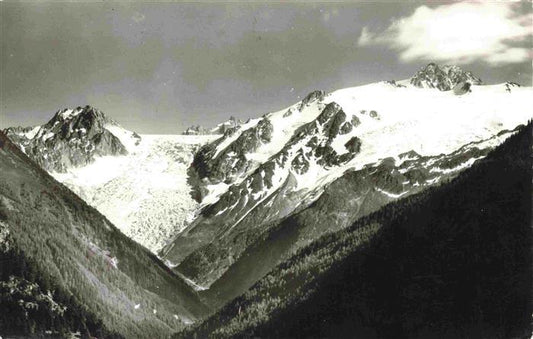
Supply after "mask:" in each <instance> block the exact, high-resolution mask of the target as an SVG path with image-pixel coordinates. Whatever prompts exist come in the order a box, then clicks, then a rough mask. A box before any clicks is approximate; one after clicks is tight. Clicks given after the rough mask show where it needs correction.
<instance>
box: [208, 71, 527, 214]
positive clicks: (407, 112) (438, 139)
mask: <svg viewBox="0 0 533 339" xmlns="http://www.w3.org/2000/svg"><path fill="white" fill-rule="evenodd" d="M397 83H398V84H400V85H402V86H394V85H391V84H389V83H387V82H378V83H373V84H369V85H364V86H358V87H351V88H345V89H340V90H337V91H334V92H331V93H329V94H326V96H325V97H324V99H323V100H322V101H318V100H315V101H311V102H309V103H308V104H306V105H304V106H303V107H302V109H301V110H299V109H298V108H299V107H300V103H297V104H294V105H292V106H289V107H287V108H284V109H282V110H280V111H277V112H273V113H268V114H266V115H265V117H267V118H268V119H269V120H270V121H271V123H272V124H273V126H274V130H273V133H272V141H271V142H270V143H265V144H263V145H261V146H260V147H259V148H258V149H257V150H255V151H254V152H253V153H249V154H246V158H247V159H248V160H250V161H251V162H252V166H250V167H249V168H248V171H247V172H246V173H244V174H243V175H242V176H241V177H239V178H237V179H236V180H235V181H234V182H233V184H240V183H241V182H242V181H243V180H244V179H246V178H247V177H248V175H249V174H251V173H253V172H254V171H255V170H256V169H257V168H258V167H259V166H260V164H261V163H264V162H265V161H267V160H268V159H270V158H271V157H273V156H276V154H278V152H280V151H281V150H282V149H283V148H284V147H285V145H286V143H287V142H288V141H289V139H290V138H291V137H292V135H293V133H294V131H295V130H296V129H297V128H298V127H300V126H302V125H304V124H306V123H309V122H312V121H313V120H315V119H316V118H317V117H318V116H319V114H320V113H321V112H322V109H323V108H324V107H325V106H326V105H327V104H329V103H332V102H335V103H337V104H338V105H340V107H341V108H342V110H343V111H344V112H345V113H346V121H351V120H352V117H356V118H357V119H358V120H359V121H360V125H358V126H356V127H355V128H353V130H352V131H351V132H349V133H346V134H344V135H342V134H339V135H338V136H336V137H335V139H334V140H333V142H332V144H331V146H332V147H333V149H334V150H335V151H336V153H337V154H338V155H341V154H344V153H347V152H348V150H347V149H346V147H345V146H344V145H345V144H346V142H348V141H349V140H350V139H351V138H352V137H354V136H356V137H357V138H359V139H360V140H361V142H362V145H361V150H360V152H359V153H358V154H357V155H356V156H355V157H354V159H352V160H351V161H349V162H347V163H346V164H343V165H341V166H338V167H329V168H325V167H324V166H322V165H319V164H317V162H316V159H314V158H306V160H307V161H308V162H309V170H308V171H307V172H306V173H304V174H297V173H295V172H294V171H293V170H292V169H290V168H288V167H284V168H281V167H277V166H276V172H277V173H276V177H277V179H278V180H275V183H276V184H275V185H274V187H272V188H271V189H269V190H268V192H267V191H265V192H263V194H261V196H262V198H264V197H266V196H268V195H270V193H272V192H274V191H276V189H277V188H278V187H279V186H280V185H281V184H282V183H283V182H284V181H285V179H287V178H288V177H289V176H290V175H293V176H294V177H295V178H296V187H295V189H294V190H295V191H302V193H304V192H306V191H307V192H312V191H318V192H319V191H320V189H321V188H323V187H324V186H325V185H327V184H329V183H331V182H332V181H334V180H335V179H337V178H339V177H340V176H342V174H343V173H344V172H345V171H346V170H347V169H350V168H355V169H361V168H363V167H364V166H365V165H367V164H371V163H377V162H379V161H380V160H382V159H384V158H387V157H392V158H394V159H395V161H396V164H397V165H399V164H401V163H402V162H403V161H405V160H407V159H400V157H399V155H400V154H402V153H405V152H409V151H415V152H417V153H418V154H419V155H422V156H436V155H440V154H449V153H451V152H453V151H455V150H457V149H459V148H460V147H461V146H463V145H465V144H468V143H471V142H480V141H482V140H489V141H487V142H488V143H491V145H490V146H492V147H495V146H497V145H499V144H500V143H501V142H503V141H504V139H501V138H497V137H496V135H497V134H498V132H500V131H502V130H512V129H514V128H515V127H517V126H518V125H520V124H526V123H527V121H528V119H531V118H532V117H533V111H532V109H531V108H530V106H531V105H530V104H529V101H530V100H531V97H532V94H533V91H532V88H531V87H513V88H512V90H511V91H509V90H508V86H506V84H498V85H480V86H472V88H471V92H470V93H466V94H463V95H456V94H454V92H453V91H440V90H438V89H432V88H418V87H415V86H413V85H411V84H409V80H402V81H399V82H397ZM372 111H373V113H372V114H371V112H372ZM289 112H290V114H287V113H289ZM374 112H375V114H374ZM261 119H262V118H257V119H252V120H250V121H249V122H248V123H246V124H244V125H243V126H242V127H241V128H240V129H239V130H238V131H237V132H236V133H234V134H233V135H232V136H231V137H229V138H226V139H225V140H224V141H223V142H222V143H220V144H219V145H218V147H217V149H216V153H215V154H219V153H220V152H221V151H222V150H223V149H224V148H226V147H228V146H230V145H231V143H232V142H233V141H235V140H236V139H237V138H238V137H239V136H240V135H241V134H242V132H244V131H245V130H247V129H249V128H253V127H254V126H255V125H257V123H258V122H259V121H260V120H261ZM311 137H312V136H309V138H305V139H302V140H301V141H299V142H298V143H297V144H295V145H293V146H292V147H291V148H290V149H289V150H288V157H289V161H288V163H290V162H291V161H292V160H293V159H294V158H295V157H296V156H297V154H298V151H299V150H300V149H301V150H303V151H304V153H306V151H307V150H308V147H307V146H306V143H307V142H308V141H309V139H310V138H311ZM472 164H473V162H469V163H468V164H467V165H465V166H464V168H466V167H469V166H470V165H472ZM229 187H230V186H229V185H227V184H224V183H220V184H216V185H211V186H208V187H207V188H208V189H209V194H208V195H207V196H206V197H205V198H204V200H203V201H202V205H207V204H211V203H214V202H216V201H217V200H218V199H219V198H220V196H221V195H222V194H224V193H225V192H226V191H227V190H228V189H229ZM314 196H315V197H317V196H318V195H317V194H314Z"/></svg>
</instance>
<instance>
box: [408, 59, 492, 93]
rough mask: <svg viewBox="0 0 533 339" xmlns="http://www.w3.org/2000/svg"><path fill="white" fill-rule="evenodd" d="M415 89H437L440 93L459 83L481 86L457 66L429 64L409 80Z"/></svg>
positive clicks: (479, 82)
mask: <svg viewBox="0 0 533 339" xmlns="http://www.w3.org/2000/svg"><path fill="white" fill-rule="evenodd" d="M410 83H411V84H412V85H414V86H416V87H422V88H437V89H439V90H441V91H449V90H451V89H453V88H454V87H455V86H456V85H457V84H459V83H469V84H470V85H481V84H483V82H482V81H481V79H480V78H478V77H476V76H474V74H473V73H472V72H470V71H464V70H463V69H462V68H461V67H459V66H457V65H438V64H436V63H434V62H430V63H429V64H427V65H426V66H425V67H422V68H421V69H420V70H419V71H418V72H417V73H416V74H415V75H414V76H413V77H412V78H411V80H410Z"/></svg>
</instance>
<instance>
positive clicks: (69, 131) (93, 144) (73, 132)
mask: <svg viewBox="0 0 533 339" xmlns="http://www.w3.org/2000/svg"><path fill="white" fill-rule="evenodd" d="M122 131H125V130H123V129H122V128H121V127H120V126H119V125H118V124H117V123H116V122H115V121H113V120H112V119H110V118H109V117H107V116H106V115H105V114H104V113H103V112H101V111H99V110H98V109H96V108H94V107H91V106H85V107H77V108H75V109H63V110H59V111H58V112H57V113H56V114H55V115H54V116H53V117H52V119H50V121H48V122H47V123H46V124H44V125H42V126H37V127H26V128H21V127H16V128H7V129H6V130H5V131H4V132H5V133H6V135H7V136H8V137H9V138H10V139H11V140H13V141H14V142H15V143H16V144H18V145H19V147H20V148H21V149H22V151H23V152H24V153H26V154H27V155H28V156H30V158H32V159H33V160H34V161H35V162H37V163H38V164H39V165H40V166H41V167H43V168H44V169H46V170H47V171H52V172H65V171H66V170H67V169H68V168H71V167H79V166H84V165H87V164H89V163H91V162H93V161H94V159H95V157H97V156H106V155H111V156H113V155H125V154H127V153H128V150H127V145H125V143H126V144H127V143H128V142H133V143H138V142H139V141H140V139H141V138H140V136H139V135H137V134H136V133H134V132H130V135H127V136H126V137H127V138H129V139H130V140H129V141H128V142H124V143H123V141H124V140H122V141H121V139H122V138H123V137H124V135H120V134H121V133H120V132H122ZM113 132H115V133H113ZM117 132H118V133H117ZM116 134H117V135H116Z"/></svg>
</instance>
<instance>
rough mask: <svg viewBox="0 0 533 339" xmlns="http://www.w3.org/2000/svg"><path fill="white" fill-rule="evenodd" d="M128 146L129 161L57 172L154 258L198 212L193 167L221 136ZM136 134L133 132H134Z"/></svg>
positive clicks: (110, 159) (150, 138)
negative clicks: (190, 175)
mask: <svg viewBox="0 0 533 339" xmlns="http://www.w3.org/2000/svg"><path fill="white" fill-rule="evenodd" d="M111 132H112V133H113V134H115V133H116V134H119V135H120V139H121V142H123V143H124V144H125V145H127V148H128V151H129V154H128V155H126V156H105V157H99V158H97V159H96V160H95V161H94V162H93V163H92V164H89V165H87V166H84V167H79V168H72V169H69V170H68V172H66V173H51V174H52V175H53V176H54V177H55V178H56V179H57V180H59V181H60V182H62V183H64V184H65V185H67V186H68V187H69V188H71V189H72V190H73V191H74V192H76V193H77V194H78V195H80V197H82V198H83V199H84V200H85V201H86V202H87V203H88V204H90V205H92V206H94V207H95V208H96V209H98V211H100V212H101V213H102V214H103V215H105V216H106V217H107V218H108V219H109V220H110V221H111V222H112V223H113V224H115V225H116V226H117V227H118V228H119V229H120V230H121V231H122V232H123V233H124V234H126V235H127V236H129V237H131V238H132V239H134V240H135V241H137V242H139V243H140V244H142V245H144V246H145V247H146V248H148V249H149V250H151V251H152V252H154V253H157V251H158V250H159V249H161V248H162V247H163V246H164V245H165V242H166V241H167V240H168V239H169V238H170V237H171V236H172V235H175V234H176V233H177V232H179V231H180V230H181V229H182V228H183V227H184V224H185V221H186V220H187V219H188V218H191V217H192V214H193V213H194V212H195V210H196V209H197V205H198V203H197V202H196V201H194V200H193V199H192V198H191V196H190V194H189V192H190V190H191V188H190V186H189V184H188V183H187V168H188V167H189V165H190V163H191V161H192V157H193V152H194V151H195V149H196V148H197V147H199V146H200V145H202V144H204V143H207V142H210V141H212V140H214V139H216V138H217V137H219V136H216V135H215V136H212V135H209V136H189V135H141V142H140V143H139V144H138V145H135V143H133V142H129V141H128V140H124V139H125V138H126V133H125V132H123V131H122V130H121V129H118V128H114V129H113V130H112V131H111ZM130 134H131V133H130Z"/></svg>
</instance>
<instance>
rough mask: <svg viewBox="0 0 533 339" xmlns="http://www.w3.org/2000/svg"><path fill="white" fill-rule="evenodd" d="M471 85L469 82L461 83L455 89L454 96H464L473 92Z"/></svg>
mask: <svg viewBox="0 0 533 339" xmlns="http://www.w3.org/2000/svg"><path fill="white" fill-rule="evenodd" d="M470 86H471V85H470V83H469V82H463V81H461V82H459V83H458V84H457V85H455V86H454V87H453V94H455V95H463V94H466V93H470V92H471V89H470Z"/></svg>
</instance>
